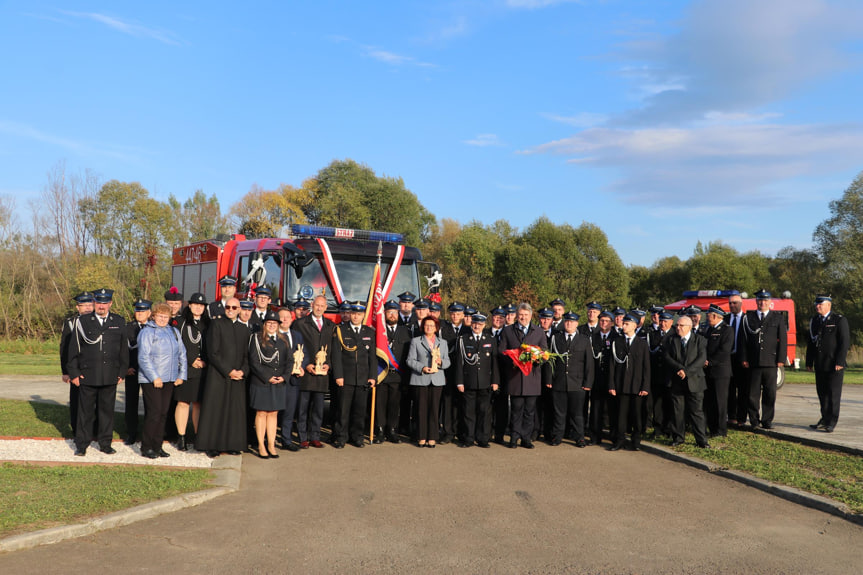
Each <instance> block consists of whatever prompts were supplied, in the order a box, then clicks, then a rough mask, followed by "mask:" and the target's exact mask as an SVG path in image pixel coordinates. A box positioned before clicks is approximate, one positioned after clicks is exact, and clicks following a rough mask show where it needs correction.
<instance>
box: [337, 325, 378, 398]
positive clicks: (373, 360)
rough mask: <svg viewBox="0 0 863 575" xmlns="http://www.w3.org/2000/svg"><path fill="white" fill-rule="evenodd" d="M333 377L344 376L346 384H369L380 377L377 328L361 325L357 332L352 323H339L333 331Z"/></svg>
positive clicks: (361, 385)
mask: <svg viewBox="0 0 863 575" xmlns="http://www.w3.org/2000/svg"><path fill="white" fill-rule="evenodd" d="M331 349H332V350H333V352H332V358H333V377H335V378H336V379H339V378H344V380H345V385H356V386H360V387H363V386H367V385H369V382H368V380H370V379H374V380H377V378H378V358H377V355H376V353H375V351H376V349H377V348H376V346H375V330H373V329H372V328H370V327H369V326H367V325H361V326H360V333H355V332H354V329H353V326H351V324H349V323H348V324H344V323H342V324H339V325H337V326H336V329H335V331H334V332H333V343H332V348H331Z"/></svg>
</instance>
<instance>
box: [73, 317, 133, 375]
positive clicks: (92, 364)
mask: <svg viewBox="0 0 863 575" xmlns="http://www.w3.org/2000/svg"><path fill="white" fill-rule="evenodd" d="M67 350H68V351H67V356H68V358H69V359H68V364H67V365H68V368H69V377H70V378H72V379H75V378H76V377H81V379H80V380H79V382H80V384H81V385H88V386H91V387H103V386H107V385H117V379H118V378H124V377H125V376H126V371H127V370H128V369H129V341H128V339H127V338H126V322H125V321H123V318H122V317H120V316H119V315H117V314H115V313H109V314H108V316H107V317H106V318H105V323H104V325H100V323H99V320H98V319H97V318H96V314H95V313H88V314H87V315H83V316H80V317H79V318H78V319H77V320H76V322H75V325H74V326H73V327H72V334H71V335H70V336H69V343H68V347H67Z"/></svg>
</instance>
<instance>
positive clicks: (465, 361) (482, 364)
mask: <svg viewBox="0 0 863 575" xmlns="http://www.w3.org/2000/svg"><path fill="white" fill-rule="evenodd" d="M486 321H487V318H486V317H485V316H484V315H482V314H481V313H475V314H473V315H472V316H471V326H470V329H471V331H470V333H465V334H462V336H461V337H460V338H459V339H458V342H457V344H456V347H455V349H454V350H453V351H452V352H451V357H454V359H455V364H456V368H455V385H456V389H458V392H459V394H460V395H461V400H462V408H461V430H460V435H461V438H462V442H461V444H460V445H459V446H460V447H471V446H472V445H473V444H474V442H476V444H477V445H479V446H480V447H488V446H489V444H488V442H489V440H490V438H491V394H492V392H493V391H497V389H498V387H499V385H500V364H499V363H498V355H497V340H496V339H495V338H494V336H493V335H491V332H489V331H487V330H486V329H485V325H486Z"/></svg>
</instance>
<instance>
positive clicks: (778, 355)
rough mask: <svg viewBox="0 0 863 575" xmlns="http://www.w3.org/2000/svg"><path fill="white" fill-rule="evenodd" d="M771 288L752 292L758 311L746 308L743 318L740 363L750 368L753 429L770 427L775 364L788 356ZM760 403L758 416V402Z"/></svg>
mask: <svg viewBox="0 0 863 575" xmlns="http://www.w3.org/2000/svg"><path fill="white" fill-rule="evenodd" d="M770 300H771V296H770V292H768V291H766V290H763V289H762V290H759V291H757V292H756V293H755V303H756V305H757V306H758V311H755V310H753V311H748V312H746V316H744V318H743V337H744V341H743V357H742V360H743V367H747V368H749V424H750V425H751V426H752V427H751V428H752V429H755V428H757V427H758V425H759V424H760V425H761V426H762V427H763V428H764V429H772V428H773V415H774V408H775V405H776V379H777V375H778V373H777V368H779V367H782V366H783V365H785V359H786V358H787V357H788V330H787V328H786V327H785V319H784V318H783V317H782V315H781V314H779V313H778V312H772V311H771V310H770V307H771V305H770V304H771V302H770ZM759 403H760V404H761V417H760V419H759V414H758V407H759V405H758V404H759Z"/></svg>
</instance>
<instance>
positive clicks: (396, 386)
mask: <svg viewBox="0 0 863 575" xmlns="http://www.w3.org/2000/svg"><path fill="white" fill-rule="evenodd" d="M401 402H402V392H401V382H399V381H386V380H384V381H383V382H381V383H380V384H378V386H377V391H376V392H375V427H376V428H377V429H376V430H375V433H377V434H380V433H381V432H383V431H384V430H386V431H387V432H388V433H389V432H395V431H396V430H398V428H399V412H400V410H401Z"/></svg>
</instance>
